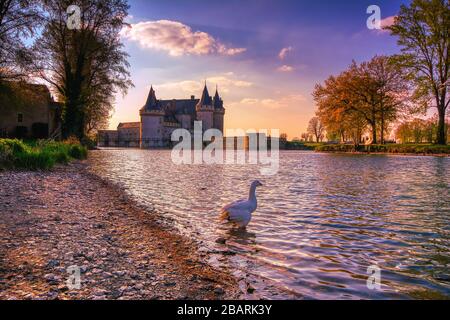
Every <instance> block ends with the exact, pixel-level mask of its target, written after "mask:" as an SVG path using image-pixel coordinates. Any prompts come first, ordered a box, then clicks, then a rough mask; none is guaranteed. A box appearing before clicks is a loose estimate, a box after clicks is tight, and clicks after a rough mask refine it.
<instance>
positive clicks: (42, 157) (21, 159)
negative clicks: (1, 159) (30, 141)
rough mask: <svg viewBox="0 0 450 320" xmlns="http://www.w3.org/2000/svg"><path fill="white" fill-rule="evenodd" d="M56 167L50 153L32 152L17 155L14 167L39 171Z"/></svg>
mask: <svg viewBox="0 0 450 320" xmlns="http://www.w3.org/2000/svg"><path fill="white" fill-rule="evenodd" d="M54 165H55V159H54V157H52V155H51V154H50V153H48V152H41V151H36V150H31V151H28V152H19V153H17V154H16V155H15V159H14V166H15V167H16V168H20V169H28V170H37V169H44V170H48V169H51V168H52V167H53V166H54Z"/></svg>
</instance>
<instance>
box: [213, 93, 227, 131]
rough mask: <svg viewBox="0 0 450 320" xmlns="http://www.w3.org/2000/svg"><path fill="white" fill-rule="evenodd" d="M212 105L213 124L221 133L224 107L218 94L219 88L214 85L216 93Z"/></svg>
mask: <svg viewBox="0 0 450 320" xmlns="http://www.w3.org/2000/svg"><path fill="white" fill-rule="evenodd" d="M213 106H214V121H213V126H214V128H216V129H219V130H220V131H222V133H223V119H224V115H225V108H224V107H223V100H222V98H220V96H219V90H218V88H217V86H216V94H215V95H214V99H213Z"/></svg>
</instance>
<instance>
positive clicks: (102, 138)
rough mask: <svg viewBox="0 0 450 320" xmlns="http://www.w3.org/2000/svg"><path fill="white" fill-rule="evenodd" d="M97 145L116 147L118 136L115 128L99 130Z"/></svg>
mask: <svg viewBox="0 0 450 320" xmlns="http://www.w3.org/2000/svg"><path fill="white" fill-rule="evenodd" d="M97 145H98V146H99V147H118V146H119V136H118V132H117V130H99V131H98V134H97Z"/></svg>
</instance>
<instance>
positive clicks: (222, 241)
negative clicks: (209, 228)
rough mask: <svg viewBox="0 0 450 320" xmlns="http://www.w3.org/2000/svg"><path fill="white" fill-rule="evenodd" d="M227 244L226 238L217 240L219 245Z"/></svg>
mask: <svg viewBox="0 0 450 320" xmlns="http://www.w3.org/2000/svg"><path fill="white" fill-rule="evenodd" d="M226 242H227V239H225V238H218V239H217V240H216V243H219V244H225V243H226Z"/></svg>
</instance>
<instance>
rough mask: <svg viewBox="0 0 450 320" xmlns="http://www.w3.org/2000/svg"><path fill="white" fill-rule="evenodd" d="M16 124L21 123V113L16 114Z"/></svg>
mask: <svg viewBox="0 0 450 320" xmlns="http://www.w3.org/2000/svg"><path fill="white" fill-rule="evenodd" d="M17 122H18V123H22V122H23V113H18V114H17Z"/></svg>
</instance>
